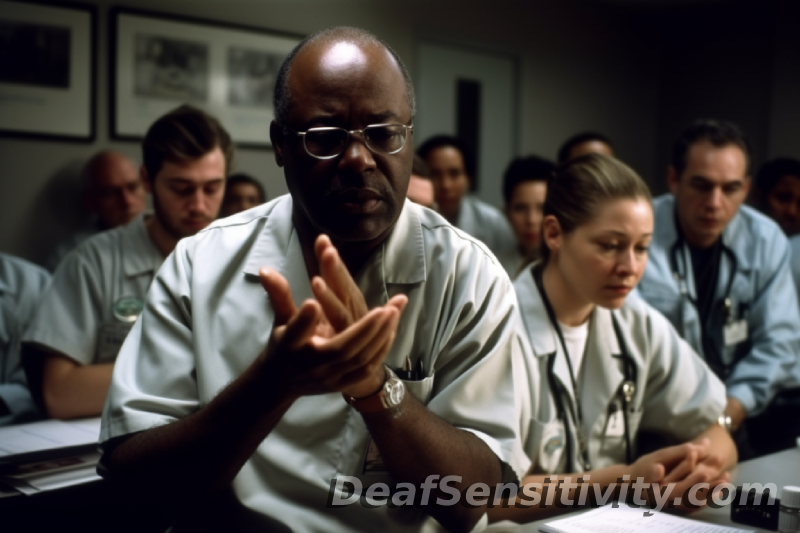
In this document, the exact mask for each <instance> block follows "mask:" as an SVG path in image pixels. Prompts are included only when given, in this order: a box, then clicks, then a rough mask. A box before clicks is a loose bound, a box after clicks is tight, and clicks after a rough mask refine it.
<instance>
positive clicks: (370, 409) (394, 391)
mask: <svg viewBox="0 0 800 533" xmlns="http://www.w3.org/2000/svg"><path fill="white" fill-rule="evenodd" d="M384 370H385V371H386V379H385V380H384V382H383V385H382V386H381V388H380V389H378V390H377V391H376V392H375V393H373V394H371V395H370V396H366V397H364V398H353V397H352V396H347V395H344V394H343V396H344V399H345V401H346V402H347V403H348V404H350V405H351V406H352V407H353V408H354V409H355V410H356V411H358V412H359V413H377V412H380V411H384V410H386V409H391V408H393V407H396V406H397V405H398V404H399V403H400V402H401V401H402V400H403V396H404V395H405V386H404V385H403V382H402V381H400V379H399V378H398V377H397V375H396V374H395V373H394V372H392V369H391V368H389V367H388V366H386V365H384Z"/></svg>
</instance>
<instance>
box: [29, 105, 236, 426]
mask: <svg viewBox="0 0 800 533" xmlns="http://www.w3.org/2000/svg"><path fill="white" fill-rule="evenodd" d="M142 152H143V161H144V164H143V165H142V168H141V169H140V175H141V178H142V182H143V183H144V186H145V189H146V190H147V191H148V192H149V193H150V194H152V195H153V206H154V208H155V214H154V215H152V216H149V217H145V216H139V217H137V218H136V219H134V220H133V221H132V222H131V223H129V224H127V225H125V226H121V227H119V228H116V229H113V230H111V231H107V232H104V233H102V234H100V235H97V236H95V237H93V238H91V239H88V240H87V241H85V242H84V243H82V244H81V245H80V246H78V247H77V248H76V249H75V250H73V251H72V252H71V253H70V254H69V255H67V256H66V257H65V258H64V260H63V262H62V263H61V264H60V265H59V267H58V269H57V270H56V272H55V274H54V278H53V283H52V285H51V286H50V288H49V289H48V291H47V293H46V294H45V295H44V297H43V299H42V302H41V304H40V306H39V308H38V310H37V311H36V314H35V315H34V318H33V320H32V321H31V323H30V325H29V326H28V329H27V331H26V332H25V335H24V338H23V342H24V343H26V346H27V349H26V354H25V357H26V359H27V361H26V363H27V367H28V369H29V374H32V376H33V377H34V379H33V381H34V383H33V384H32V385H33V386H34V387H35V388H36V389H39V388H40V389H41V398H40V400H41V401H42V402H43V403H44V407H45V409H46V411H47V413H48V414H49V415H50V416H51V417H54V418H62V419H65V418H80V417H87V416H97V415H99V414H100V412H101V411H102V408H103V403H104V401H105V397H106V393H107V391H108V387H109V384H110V383H111V372H112V370H113V367H114V361H115V359H116V357H117V352H118V351H119V349H120V347H121V346H122V342H123V341H124V340H125V336H126V335H127V333H128V331H129V330H130V328H131V327H132V325H133V323H134V322H135V321H136V318H137V317H138V315H139V313H140V312H141V310H142V307H143V302H144V298H145V295H146V294H147V291H148V289H149V287H150V283H151V281H152V280H153V277H154V276H155V274H156V272H157V271H158V269H159V267H160V266H161V263H162V262H163V261H164V258H165V257H167V255H169V254H170V253H171V252H172V250H173V249H174V248H175V245H176V244H177V243H178V241H179V240H180V239H182V238H183V237H188V236H190V235H194V234H195V233H197V232H198V231H200V230H201V229H203V228H205V227H206V226H208V225H209V224H210V223H211V222H212V221H213V220H214V219H216V217H217V213H218V211H219V208H220V205H221V202H222V198H223V194H224V191H225V177H226V175H227V172H228V169H229V168H230V162H231V159H232V156H233V144H232V142H231V139H230V136H229V135H228V133H227V132H226V131H225V130H224V129H223V128H222V126H221V125H220V124H219V123H218V122H217V120H216V119H214V118H213V117H211V116H209V115H206V114H205V113H203V112H202V111H200V110H198V109H195V108H192V107H189V106H182V107H180V108H178V109H176V110H174V111H172V112H170V113H168V114H166V115H164V116H163V117H161V118H160V119H158V120H157V121H156V122H155V123H154V124H153V125H152V126H151V127H150V129H149V130H148V132H147V135H146V136H145V139H144V141H143V143H142ZM39 381H40V382H39Z"/></svg>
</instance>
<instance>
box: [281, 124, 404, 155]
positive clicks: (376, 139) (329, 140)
mask: <svg viewBox="0 0 800 533" xmlns="http://www.w3.org/2000/svg"><path fill="white" fill-rule="evenodd" d="M286 129H288V130H289V131H291V132H292V133H294V134H295V135H298V136H300V137H302V138H303V147H304V148H305V149H306V153H308V155H310V156H311V157H315V158H317V159H333V158H334V157H338V156H339V155H341V154H342V152H344V151H345V148H347V145H348V144H349V143H350V136H351V135H353V134H355V133H358V134H361V138H362V139H363V141H364V145H365V146H366V147H367V148H368V149H369V151H370V152H372V153H373V154H377V155H392V154H396V153H397V152H399V151H400V150H402V149H403V147H404V146H405V145H406V139H407V138H408V132H409V131H411V132H413V130H414V126H413V125H411V126H406V125H405V124H371V125H369V126H367V127H365V128H363V129H360V130H346V129H344V128H336V127H322V128H310V129H308V130H306V131H294V130H293V129H290V128H286Z"/></svg>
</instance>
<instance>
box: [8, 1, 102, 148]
mask: <svg viewBox="0 0 800 533" xmlns="http://www.w3.org/2000/svg"><path fill="white" fill-rule="evenodd" d="M0 39H3V40H6V42H5V43H3V46H8V49H10V50H12V53H10V54H5V55H4V59H3V60H0V61H6V62H7V63H6V64H2V63H0V136H3V137H22V138H31V139H41V140H57V141H77V142H93V141H94V140H95V136H96V120H97V117H96V91H97V87H96V75H97V53H96V51H97V8H96V7H95V6H93V5H89V4H82V3H74V2H48V1H26V2H21V1H17V0H0Z"/></svg>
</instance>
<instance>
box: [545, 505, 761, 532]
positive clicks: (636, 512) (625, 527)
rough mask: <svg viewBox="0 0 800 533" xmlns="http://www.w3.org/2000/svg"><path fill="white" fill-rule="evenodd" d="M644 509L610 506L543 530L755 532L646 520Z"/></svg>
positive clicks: (658, 517)
mask: <svg viewBox="0 0 800 533" xmlns="http://www.w3.org/2000/svg"><path fill="white" fill-rule="evenodd" d="M643 511H644V509H633V508H631V507H628V506H627V505H625V504H622V505H620V506H619V507H617V508H614V507H611V506H610V505H606V506H604V507H600V508H599V509H595V510H593V511H589V512H587V513H581V514H577V515H571V516H568V517H566V518H562V519H561V520H554V521H552V522H548V523H546V524H543V525H542V526H540V527H539V531H543V532H544V533H638V532H640V531H648V532H650V533H744V532H747V531H750V532H752V531H753V530H752V529H739V528H735V527H727V526H718V525H715V524H708V523H706V522H699V521H697V520H691V519H689V518H682V517H680V516H675V515H671V514H667V513H664V512H654V513H653V515H652V516H644V513H643Z"/></svg>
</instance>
